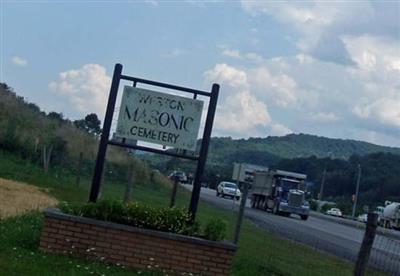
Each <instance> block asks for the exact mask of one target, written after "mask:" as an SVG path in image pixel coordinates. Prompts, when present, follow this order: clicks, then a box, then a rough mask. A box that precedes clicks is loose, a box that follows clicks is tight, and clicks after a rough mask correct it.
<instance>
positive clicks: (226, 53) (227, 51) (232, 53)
mask: <svg viewBox="0 0 400 276" xmlns="http://www.w3.org/2000/svg"><path fill="white" fill-rule="evenodd" d="M222 55H224V56H227V57H233V58H242V56H241V55H240V52H239V51H238V50H230V49H224V50H223V51H222Z"/></svg>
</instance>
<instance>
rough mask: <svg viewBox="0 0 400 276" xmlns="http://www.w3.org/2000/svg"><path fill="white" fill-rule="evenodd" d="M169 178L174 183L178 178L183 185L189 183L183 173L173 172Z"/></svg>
mask: <svg viewBox="0 0 400 276" xmlns="http://www.w3.org/2000/svg"><path fill="white" fill-rule="evenodd" d="M168 178H169V179H171V180H172V181H174V180H175V178H177V179H178V181H179V182H181V183H186V182H187V177H186V174H185V173H184V172H181V171H173V172H172V173H171V174H170V175H169V176H168Z"/></svg>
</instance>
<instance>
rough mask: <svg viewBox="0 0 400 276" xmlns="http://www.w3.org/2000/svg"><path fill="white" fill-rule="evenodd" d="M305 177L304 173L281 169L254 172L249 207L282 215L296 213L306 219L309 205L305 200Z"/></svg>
mask: <svg viewBox="0 0 400 276" xmlns="http://www.w3.org/2000/svg"><path fill="white" fill-rule="evenodd" d="M306 178H307V176H306V175H305V174H300V173H294V172H288V171H282V170H271V169H269V170H267V171H256V172H254V181H253V185H252V190H251V207H252V208H256V209H261V210H265V211H268V210H270V211H272V212H273V213H274V214H277V215H283V216H290V215H291V214H297V215H299V216H300V218H301V219H302V220H307V219H308V216H309V212H310V205H309V203H308V202H307V201H306V200H305V192H306V184H305V180H306Z"/></svg>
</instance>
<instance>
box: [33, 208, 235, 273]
mask: <svg viewBox="0 0 400 276" xmlns="http://www.w3.org/2000/svg"><path fill="white" fill-rule="evenodd" d="M44 214H45V220H44V227H43V231H42V236H41V239H40V248H41V250H43V251H46V252H52V253H57V254H64V255H73V256H80V257H85V258H88V259H92V260H98V261H103V262H108V263H113V264H120V265H124V266H130V267H134V268H141V269H147V268H151V269H156V270H161V271H162V270H165V271H168V272H169V273H171V272H173V273H175V274H178V273H179V274H180V273H183V272H186V273H192V274H200V275H228V274H229V271H230V266H231V263H232V258H233V256H234V254H235V252H236V249H237V247H236V246H235V245H234V244H232V243H228V242H213V241H208V240H204V239H200V238H194V237H188V236H183V235H177V234H172V233H165V232H159V231H154V230H146V229H140V228H136V227H131V226H126V225H121V224H116V223H110V222H105V221H98V220H94V219H88V218H83V217H77V216H72V215H66V214H63V213H62V212H61V211H59V210H58V209H47V210H46V211H45V212H44Z"/></svg>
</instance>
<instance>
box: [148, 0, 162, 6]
mask: <svg viewBox="0 0 400 276" xmlns="http://www.w3.org/2000/svg"><path fill="white" fill-rule="evenodd" d="M144 2H145V3H146V4H149V5H151V6H153V7H158V5H159V3H158V1H156V0H145V1H144Z"/></svg>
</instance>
